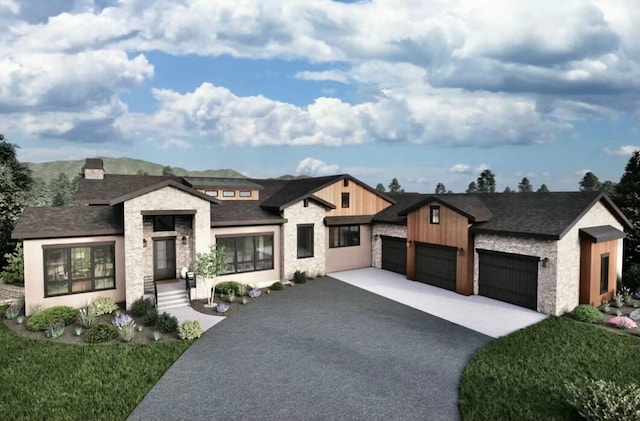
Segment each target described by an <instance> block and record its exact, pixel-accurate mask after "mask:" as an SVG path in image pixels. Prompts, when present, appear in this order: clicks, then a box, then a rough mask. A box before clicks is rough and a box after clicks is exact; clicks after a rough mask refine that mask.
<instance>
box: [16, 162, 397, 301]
mask: <svg viewBox="0 0 640 421" xmlns="http://www.w3.org/2000/svg"><path fill="white" fill-rule="evenodd" d="M74 201H75V206H69V207H39V208H38V207H35V208H27V209H26V210H25V211H24V213H23V215H22V217H21V219H20V220H19V222H18V223H17V224H16V227H15V229H14V231H13V234H12V235H13V238H14V239H20V240H23V250H24V262H25V301H26V304H27V305H26V308H27V313H29V312H30V311H31V306H32V305H35V304H39V305H42V306H43V307H50V306H54V305H71V306H75V307H81V306H84V305H86V304H87V302H88V301H90V300H91V299H93V298H95V297H97V296H111V297H113V298H114V300H115V301H116V302H126V303H127V305H130V303H132V302H133V301H134V300H136V299H137V298H140V297H142V296H143V295H144V294H145V293H146V292H149V286H151V290H153V285H154V283H155V282H156V281H161V280H171V279H177V278H179V277H180V276H181V274H182V272H183V268H187V269H192V268H193V266H194V262H195V257H196V254H197V253H201V252H206V251H208V249H209V247H210V246H211V245H214V244H217V245H222V246H224V248H225V250H226V252H227V266H226V270H225V273H224V274H223V275H221V276H219V277H218V281H224V280H234V281H238V282H242V283H247V284H251V285H253V286H257V287H264V286H267V285H270V284H271V283H273V282H275V281H280V280H288V279H291V278H292V277H293V274H294V273H295V272H296V271H303V272H306V273H307V274H309V275H311V276H316V275H319V274H325V273H327V272H333V271H338V270H347V269H355V268H362V267H370V266H371V256H372V252H371V246H372V243H373V242H372V237H371V225H372V224H371V221H372V218H373V216H374V215H375V214H377V213H378V212H380V211H381V210H383V209H385V208H386V207H389V206H391V205H392V204H393V203H394V201H393V200H392V199H390V198H388V197H387V196H385V195H384V194H381V193H379V192H377V191H375V190H374V189H372V188H370V187H369V186H367V185H366V184H364V183H362V182H360V181H359V180H357V179H355V178H354V177H351V176H349V175H346V174H343V175H333V176H327V177H315V178H303V179H296V180H271V179H270V180H257V179H229V178H207V177H174V176H148V175H118V174H105V171H104V167H103V162H102V160H100V159H87V160H86V163H85V167H84V177H83V178H82V179H81V180H80V182H79V185H78V190H77V192H76V195H75V197H74ZM191 292H192V295H191V296H192V297H193V298H206V297H207V288H206V287H205V283H204V280H203V279H200V278H197V279H196V285H195V288H194V290H193V291H191Z"/></svg>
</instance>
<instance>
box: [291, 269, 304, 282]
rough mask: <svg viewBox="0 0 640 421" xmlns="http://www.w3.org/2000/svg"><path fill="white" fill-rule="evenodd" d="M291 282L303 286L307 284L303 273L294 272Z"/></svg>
mask: <svg viewBox="0 0 640 421" xmlns="http://www.w3.org/2000/svg"><path fill="white" fill-rule="evenodd" d="M293 282H294V283H296V284H304V283H305V282H307V274H306V273H305V272H302V271H299V270H296V271H295V272H294V273H293Z"/></svg>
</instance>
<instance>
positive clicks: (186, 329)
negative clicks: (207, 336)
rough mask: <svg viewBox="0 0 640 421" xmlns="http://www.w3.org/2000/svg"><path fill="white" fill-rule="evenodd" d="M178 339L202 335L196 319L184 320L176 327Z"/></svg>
mask: <svg viewBox="0 0 640 421" xmlns="http://www.w3.org/2000/svg"><path fill="white" fill-rule="evenodd" d="M178 336H179V337H180V339H182V340H185V341H190V340H193V339H198V338H199V337H200V336H202V326H200V322H199V321H198V320H185V321H184V322H182V324H181V325H180V327H179V328H178Z"/></svg>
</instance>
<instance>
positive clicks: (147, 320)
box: [142, 308, 158, 326]
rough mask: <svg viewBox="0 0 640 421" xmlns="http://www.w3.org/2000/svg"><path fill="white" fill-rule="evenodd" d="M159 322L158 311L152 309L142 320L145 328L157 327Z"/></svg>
mask: <svg viewBox="0 0 640 421" xmlns="http://www.w3.org/2000/svg"><path fill="white" fill-rule="evenodd" d="M157 322H158V310H156V309H155V308H152V309H151V310H149V311H147V313H146V314H145V315H144V317H143V318H142V324H143V325H145V326H155V325H156V323H157Z"/></svg>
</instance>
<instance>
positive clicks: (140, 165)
mask: <svg viewBox="0 0 640 421" xmlns="http://www.w3.org/2000/svg"><path fill="white" fill-rule="evenodd" d="M101 159H102V161H103V162H104V170H105V173H107V174H137V173H138V172H143V173H147V174H149V175H162V170H163V168H164V167H165V166H164V165H162V164H156V163H155V162H149V161H144V160H141V159H132V158H105V157H102V158H101ZM26 164H27V166H28V167H29V168H31V171H33V175H34V177H36V178H40V179H41V180H44V181H46V182H48V181H50V180H52V179H54V178H56V177H58V175H59V174H60V173H65V174H66V175H67V176H68V177H69V179H73V178H74V177H75V176H76V175H78V174H80V170H81V168H82V166H83V165H84V159H79V160H75V161H52V162H26ZM171 170H172V171H173V174H174V175H177V176H192V177H228V178H246V177H245V176H244V175H242V174H240V173H239V172H237V171H234V170H230V169H221V170H204V171H189V170H185V169H184V168H180V167H171Z"/></svg>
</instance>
